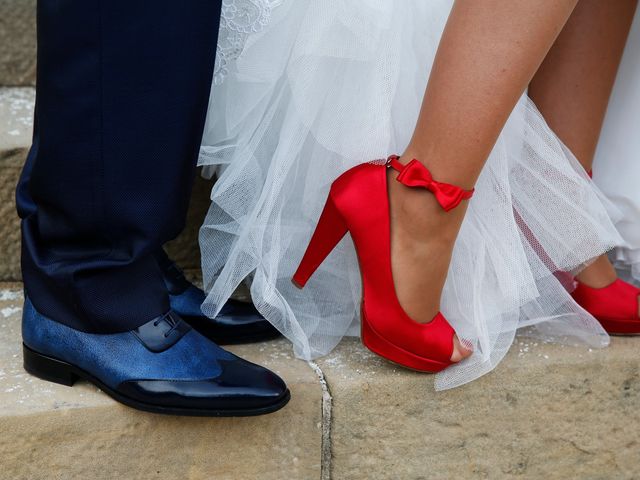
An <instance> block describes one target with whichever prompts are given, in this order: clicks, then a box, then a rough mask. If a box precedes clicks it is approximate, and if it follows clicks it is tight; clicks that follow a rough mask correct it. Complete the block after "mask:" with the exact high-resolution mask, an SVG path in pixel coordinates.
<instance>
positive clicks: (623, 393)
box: [0, 284, 640, 480]
mask: <svg viewBox="0 0 640 480" xmlns="http://www.w3.org/2000/svg"><path fill="white" fill-rule="evenodd" d="M20 288H21V286H20V284H0V406H2V410H0V464H1V465H2V469H1V470H0V479H7V480H8V479H11V480H40V479H43V480H44V479H47V480H48V479H58V478H60V479H87V478H91V479H96V480H99V479H113V478H123V479H129V478H130V479H136V480H138V479H140V480H146V479H171V480H175V479H177V478H179V479H192V480H195V479H209V478H215V479H223V480H226V479H229V480H253V479H260V480H271V479H274V480H276V479H278V480H280V479H291V480H307V479H309V480H312V479H318V480H329V479H335V480H346V479H353V480H362V479H367V480H368V479H412V480H418V479H449V478H454V477H455V478H468V479H541V478H544V479H574V478H575V479H637V478H640V438H639V431H640V355H638V347H639V346H640V339H634V338H614V339H613V341H612V345H611V346H610V347H609V348H608V349H605V350H589V349H587V348H574V347H568V346H559V345H543V344H538V343H536V342H535V341H533V340H528V339H525V338H521V339H519V340H518V341H517V342H516V343H515V344H514V346H513V348H512V350H511V352H510V353H509V354H508V356H507V358H506V359H505V360H504V361H503V362H502V363H501V364H500V366H499V367H498V368H497V369H496V370H495V371H494V372H493V373H491V374H489V375H487V376H485V377H483V378H481V379H480V380H478V381H475V382H473V383H471V384H469V385H465V386H463V387H461V388H457V389H454V390H450V391H446V392H435V391H434V389H433V377H432V376H430V375H422V374H419V373H415V372H411V371H407V370H404V369H401V368H398V367H395V366H393V365H392V364H390V363H387V362H385V361H383V360H381V359H380V358H377V357H375V356H373V355H372V354H370V353H369V352H368V351H366V350H365V349H364V348H363V347H362V346H361V345H360V343H359V342H358V341H357V340H355V339H349V340H346V341H343V342H342V344H341V345H340V346H339V347H338V348H337V349H336V350H335V351H334V352H333V353H331V354H330V355H328V356H327V357H325V358H322V359H319V360H318V361H317V362H310V363H308V362H304V361H301V360H298V359H295V358H293V355H292V352H291V347H290V345H289V344H288V343H287V342H286V341H284V340H275V341H271V342H266V343H262V344H256V345H247V346H239V347H232V348H230V349H231V350H233V351H234V352H235V353H238V354H240V355H242V356H245V357H246V358H248V359H249V360H252V361H255V362H258V363H261V364H264V365H266V366H267V367H269V368H271V369H273V370H275V371H276V372H278V374H280V375H281V376H282V377H283V378H284V379H285V380H286V381H287V383H288V384H289V386H290V388H291V391H292V400H291V403H290V404H289V405H288V406H287V407H285V408H284V409H283V410H281V411H279V412H277V413H275V414H272V415H267V416H264V417H252V418H241V419H201V418H181V417H169V416H159V415H153V414H149V413H144V412H137V411H134V410H132V409H129V408H127V407H124V406H122V405H120V404H118V403H116V402H115V401H113V400H111V399H110V398H109V397H107V396H106V395H104V394H102V393H101V392H100V391H99V390H97V389H96V388H95V387H93V386H92V385H89V384H87V383H80V384H78V385H76V386H74V387H72V388H69V387H64V386H61V385H56V384H53V383H48V382H44V381H41V380H39V379H36V378H33V377H31V376H29V375H28V374H26V373H25V372H24V371H23V370H22V366H21V362H22V358H21V349H20V343H21V342H20V333H19V321H20V315H21V306H22V294H21V290H20Z"/></svg>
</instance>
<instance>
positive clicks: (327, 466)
mask: <svg viewBox="0 0 640 480" xmlns="http://www.w3.org/2000/svg"><path fill="white" fill-rule="evenodd" d="M307 363H308V364H309V366H310V367H311V368H312V369H313V371H314V372H315V373H316V375H317V376H318V379H319V380H320V387H321V388H322V445H321V447H320V480H331V408H332V402H333V398H332V397H331V391H330V390H329V384H328V383H327V380H326V378H325V376H324V372H323V371H322V369H321V368H320V367H319V366H318V364H317V363H316V362H307Z"/></svg>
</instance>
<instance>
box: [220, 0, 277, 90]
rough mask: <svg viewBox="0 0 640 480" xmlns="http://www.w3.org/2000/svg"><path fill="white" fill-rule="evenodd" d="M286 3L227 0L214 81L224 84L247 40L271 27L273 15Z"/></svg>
mask: <svg viewBox="0 0 640 480" xmlns="http://www.w3.org/2000/svg"><path fill="white" fill-rule="evenodd" d="M282 2H283V0H223V1H222V11H221V14H220V30H219V32H218V45H217V47H216V62H215V67H214V70H213V82H214V84H215V85H220V84H221V83H222V82H223V81H224V79H225V77H226V76H227V74H228V73H229V64H230V63H231V62H233V61H235V60H236V59H238V58H239V57H240V55H241V54H242V51H243V50H244V46H245V44H246V43H247V38H249V36H250V35H251V34H254V33H258V32H260V31H261V30H262V29H264V27H266V26H267V25H268V24H269V21H270V20H271V12H272V10H273V9H274V8H276V7H277V6H279V5H280V4H281V3H282Z"/></svg>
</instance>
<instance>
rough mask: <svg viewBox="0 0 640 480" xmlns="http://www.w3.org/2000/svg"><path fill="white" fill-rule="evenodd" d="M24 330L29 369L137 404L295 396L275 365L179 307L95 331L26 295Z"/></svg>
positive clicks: (222, 407)
mask: <svg viewBox="0 0 640 480" xmlns="http://www.w3.org/2000/svg"><path fill="white" fill-rule="evenodd" d="M22 338H23V342H24V346H23V348H24V349H23V351H24V367H25V370H27V371H28V372H29V373H32V374H33V375H35V376H37V377H40V378H42V379H45V380H49V381H52V382H56V383H61V384H63V385H69V386H71V385H73V384H74V383H75V381H76V380H78V379H85V380H88V381H89V382H91V383H93V384H95V385H97V386H98V387H99V388H100V389H102V390H103V391H104V392H106V393H107V394H109V395H110V396H111V397H113V398H114V399H115V400H117V401H119V402H122V403H124V404H125V405H128V406H130V407H133V408H137V409H139V410H146V411H149V412H155V413H165V414H172V415H192V416H248V415H260V414H264V413H270V412H274V411H276V410H279V409H280V408H282V407H284V406H285V405H286V403H287V402H288V401H289V397H290V394H289V390H288V389H287V386H286V385H285V383H284V382H283V381H282V379H280V377H278V376H277V375H276V374H275V373H273V372H271V371H269V370H267V369H266V368H264V367H261V366H259V365H255V364H253V363H250V362H248V361H246V360H243V359H242V358H239V357H237V356H235V355H233V354H232V353H229V352H227V351H226V350H223V349H222V348H220V347H218V346H217V345H216V344H215V343H213V342H212V341H211V340H209V339H207V338H205V337H204V336H202V335H200V334H199V333H198V332H197V331H195V330H194V329H192V328H191V327H190V326H189V325H188V324H186V323H185V322H184V321H182V320H181V319H180V317H179V316H178V315H176V314H175V313H174V312H169V313H167V314H165V315H162V316H160V317H157V318H155V319H153V320H151V321H150V322H148V323H145V324H144V325H142V326H140V327H138V328H137V329H135V330H132V331H129V332H123V333H113V334H95V333H86V332H82V331H79V330H75V329H73V328H70V327H68V326H66V325H63V324H61V323H59V322H56V321H54V320H51V319H49V318H47V317H45V316H44V315H41V314H40V313H39V312H38V311H37V310H36V309H35V307H34V306H33V304H32V303H31V301H30V300H29V298H28V297H27V298H26V299H25V305H24V312H23V319H22Z"/></svg>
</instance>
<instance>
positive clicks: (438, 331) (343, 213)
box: [293, 155, 473, 372]
mask: <svg viewBox="0 0 640 480" xmlns="http://www.w3.org/2000/svg"><path fill="white" fill-rule="evenodd" d="M387 168H393V169H395V170H397V171H398V172H400V174H399V175H398V177H397V180H398V181H399V182H401V183H402V184H404V185H406V186H408V187H420V188H425V189H427V190H429V191H431V192H432V193H433V194H434V195H435V197H436V200H437V201H438V203H439V204H440V205H441V206H442V208H443V209H444V210H445V211H449V210H451V209H453V208H455V207H456V206H458V205H459V204H460V202H461V201H462V200H464V199H468V198H471V195H472V194H473V190H470V191H467V190H463V189H461V188H460V187H456V186H455V185H450V184H446V183H440V182H436V181H435V180H433V178H432V177H431V174H430V172H429V170H427V168H426V167H425V166H424V165H422V164H421V163H420V162H418V161H417V160H415V159H414V160H412V161H411V162H409V163H408V164H407V165H402V164H401V163H400V162H399V161H398V157H397V156H395V155H394V156H391V157H389V159H388V160H387V162H386V164H382V163H378V164H376V163H365V164H362V165H358V166H356V167H354V168H352V169H350V170H348V171H346V172H345V173H344V174H342V175H341V176H340V177H338V179H337V180H336V181H334V182H333V184H332V185H331V190H330V192H329V197H328V199H327V203H326V204H325V207H324V210H323V211H322V215H321V216H320V220H319V222H318V226H317V227H316V230H315V232H314V234H313V236H312V237H311V241H310V243H309V246H308V247H307V251H306V252H305V254H304V257H303V258H302V261H301V262H300V266H299V267H298V270H297V271H296V273H295V274H294V276H293V282H294V284H296V285H297V286H299V287H300V288H302V287H304V285H305V283H306V282H307V280H308V279H309V277H311V275H312V274H313V272H315V270H316V269H317V268H318V266H319V265H320V264H321V263H322V261H323V260H324V259H325V258H326V256H327V255H328V254H329V253H330V252H331V250H333V248H334V247H335V246H336V245H337V243H338V242H339V241H340V239H341V238H342V237H344V235H345V234H346V233H347V231H348V232H350V233H351V237H352V238H353V242H354V244H355V247H356V251H357V253H358V260H359V262H360V271H361V273H362V282H363V286H362V287H363V288H362V290H363V300H362V319H361V324H362V327H361V328H362V343H363V344H364V345H365V346H366V347H367V348H369V350H371V351H373V352H374V353H376V354H378V355H380V356H382V357H384V358H386V359H388V360H391V361H392V362H394V363H397V364H400V365H402V366H405V367H408V368H412V369H414V370H420V371H424V372H439V371H440V370H443V369H444V368H446V367H448V366H449V365H451V364H452V362H451V360H450V359H451V355H452V353H453V348H454V345H453V336H454V335H455V332H454V330H453V328H452V327H451V325H449V322H447V320H446V319H445V318H444V316H443V315H442V314H441V313H440V312H438V314H437V315H436V316H435V317H434V318H433V320H432V321H431V322H429V323H426V324H421V323H418V322H415V321H414V320H412V319H411V318H410V317H409V316H408V315H407V314H406V312H405V311H404V309H403V308H402V306H401V305H400V302H399V301H398V297H397V296H396V292H395V286H394V283H393V274H392V270H391V236H390V235H391V234H390V232H391V224H390V220H389V195H388V192H387Z"/></svg>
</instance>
